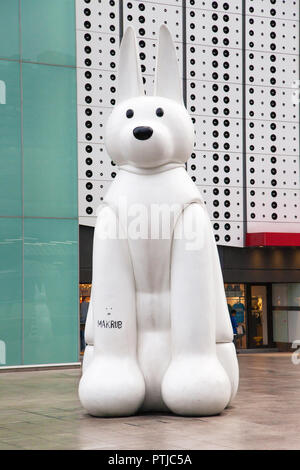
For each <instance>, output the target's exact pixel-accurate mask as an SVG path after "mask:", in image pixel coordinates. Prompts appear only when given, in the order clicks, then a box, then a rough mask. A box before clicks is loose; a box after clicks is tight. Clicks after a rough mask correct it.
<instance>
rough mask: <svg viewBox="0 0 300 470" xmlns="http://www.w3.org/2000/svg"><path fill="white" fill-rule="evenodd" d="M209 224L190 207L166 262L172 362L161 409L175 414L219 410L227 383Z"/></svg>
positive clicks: (227, 390) (228, 393)
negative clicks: (220, 354)
mask: <svg viewBox="0 0 300 470" xmlns="http://www.w3.org/2000/svg"><path fill="white" fill-rule="evenodd" d="M212 237H213V234H212V229H211V225H210V220H209V218H208V215H207V213H206V211H205V210H204V209H203V208H202V206H200V205H199V204H191V205H190V206H188V207H187V208H186V209H185V210H184V213H183V214H182V216H181V217H180V219H179V221H178V222H177V224H176V228H175V232H174V239H173V246H172V258H171V335H172V360H171V363H170V365H169V368H168V370H167V372H166V374H165V376H164V378H163V382H162V396H163V399H164V401H165V403H166V405H167V406H168V407H169V408H170V409H171V410H172V411H173V412H174V413H177V414H182V415H195V416H205V415H214V414H218V413H220V412H222V411H223V410H224V408H225V407H226V406H227V404H228V402H229V400H230V396H231V384H230V381H229V378H228V376H227V374H226V372H225V370H224V368H223V367H222V365H221V363H220V361H219V359H218V357H217V352H216V318H215V299H216V286H215V268H216V266H215V260H214V259H213V258H212V249H213V248H214V244H215V241H214V239H213V238H212Z"/></svg>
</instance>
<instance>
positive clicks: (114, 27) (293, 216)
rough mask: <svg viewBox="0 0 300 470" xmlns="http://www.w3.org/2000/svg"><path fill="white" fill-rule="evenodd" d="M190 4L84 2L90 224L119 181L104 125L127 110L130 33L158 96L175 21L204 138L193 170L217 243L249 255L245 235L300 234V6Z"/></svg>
mask: <svg viewBox="0 0 300 470" xmlns="http://www.w3.org/2000/svg"><path fill="white" fill-rule="evenodd" d="M184 3H185V5H186V7H185V8H184V5H183V2H182V0H164V1H163V2H154V1H153V2H152V1H143V2H141V1H137V0H134V1H131V2H129V1H126V0H124V1H121V0H120V1H113V0H111V1H110V0H76V15H77V31H76V35H77V88H78V161H79V164H78V178H79V216H80V223H81V224H86V225H94V224H95V210H96V208H97V207H98V205H99V203H101V200H102V198H103V196H104V194H105V191H106V190H107V188H108V187H109V184H110V182H111V181H112V179H113V178H114V177H115V175H116V172H117V170H116V167H115V165H114V164H113V163H112V162H111V160H110V158H109V157H108V155H107V154H106V151H105V148H104V135H103V129H104V128H103V126H104V124H105V122H106V120H107V116H108V114H109V112H110V110H111V108H112V106H113V105H114V103H115V96H116V69H117V63H118V50H119V41H120V34H121V31H120V27H121V29H122V30H123V29H124V30H125V28H126V27H127V26H128V25H129V24H131V25H132V26H133V27H134V29H135V31H136V34H137V38H138V48H139V55H140V62H141V68H142V73H143V80H144V86H145V90H146V93H147V94H152V92H153V78H154V71H155V62H156V54H157V46H158V44H157V41H158V30H159V26H160V25H161V24H163V23H166V24H167V25H168V27H169V28H170V30H171V32H172V36H173V39H174V41H175V45H176V48H177V56H178V60H179V64H180V70H181V71H182V76H183V79H186V80H184V81H183V83H184V87H185V92H186V98H187V108H188V110H189V112H190V114H191V115H192V118H193V121H194V123H195V129H196V133H195V148H194V152H193V154H192V156H191V159H190V160H189V162H188V165H187V171H188V173H189V175H190V176H191V178H192V179H193V180H194V181H195V183H196V184H197V185H198V187H199V189H200V191H201V193H202V195H203V197H204V199H205V202H206V204H207V208H208V211H209V214H210V217H211V220H212V223H213V227H214V233H215V236H216V240H217V243H219V244H222V245H231V246H243V244H244V233H245V230H247V231H249V232H256V231H272V232H274V231H284V232H287V231H300V225H299V218H300V213H299V207H300V203H299V197H300V186H299V105H298V98H299V90H298V84H299V82H298V80H299V58H298V54H299V2H297V1H293V0H243V1H241V0H231V1H230V2H229V1H227V2H226V1H210V0H202V1H198V0H197V1H196V0H186V2H184ZM243 12H244V13H245V16H243ZM120 14H121V17H120ZM184 22H185V24H183V23H184ZM184 34H185V36H184ZM184 41H185V42H184ZM184 53H186V56H185V57H183V54H184Z"/></svg>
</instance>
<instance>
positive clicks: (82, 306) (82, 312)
mask: <svg viewBox="0 0 300 470" xmlns="http://www.w3.org/2000/svg"><path fill="white" fill-rule="evenodd" d="M88 308H89V302H87V297H82V302H81V304H80V352H84V350H85V340H84V327H85V322H86V317H87V312H88Z"/></svg>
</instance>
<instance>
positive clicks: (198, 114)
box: [186, 1, 243, 246]
mask: <svg viewBox="0 0 300 470" xmlns="http://www.w3.org/2000/svg"><path fill="white" fill-rule="evenodd" d="M241 13H242V12H241V2H238V1H234V2H230V4H229V2H220V4H219V3H218V2H194V1H188V2H187V11H186V31H187V33H186V36H187V38H186V41H187V57H186V59H187V108H188V111H189V112H190V113H191V115H192V118H193V121H194V123H195V129H196V139H195V150H194V152H193V154H192V157H191V159H190V160H189V161H188V172H189V174H190V175H191V177H192V179H193V181H194V182H195V183H196V185H197V186H198V187H199V189H200V191H201V192H202V194H203V197H204V200H205V202H206V205H207V208H208V211H209V214H210V218H211V221H212V223H213V228H214V232H215V238H216V241H217V243H219V244H221V245H230V246H242V245H243V156H242V150H243V135H242V127H243V126H242V117H243V116H242V112H243V105H242V99H243V89H242V61H243V58H242V14H241Z"/></svg>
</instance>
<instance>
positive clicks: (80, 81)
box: [76, 0, 120, 225]
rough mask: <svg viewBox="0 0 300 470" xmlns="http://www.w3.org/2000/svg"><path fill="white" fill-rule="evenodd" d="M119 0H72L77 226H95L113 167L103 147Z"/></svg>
mask: <svg viewBox="0 0 300 470" xmlns="http://www.w3.org/2000/svg"><path fill="white" fill-rule="evenodd" d="M119 20H120V18H119V1H114V0H76V25H77V31H76V41H77V105H78V107H77V116H78V180H79V182H78V197H79V204H78V205H79V223H80V224H83V225H95V220H96V217H95V215H96V209H97V207H98V206H99V204H100V203H101V200H102V199H103V196H104V194H105V192H106V190H107V187H108V185H109V182H110V181H111V180H112V179H113V178H114V177H115V175H116V167H115V166H114V164H113V163H112V162H111V160H110V158H109V157H108V155H107V153H106V151H105V147H104V145H103V144H104V134H103V131H104V123H105V122H106V121H107V117H108V115H109V113H110V111H111V109H112V106H113V105H114V104H115V97H116V68H117V64H118V53H119V43H120V36H119V24H120V21H119Z"/></svg>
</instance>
